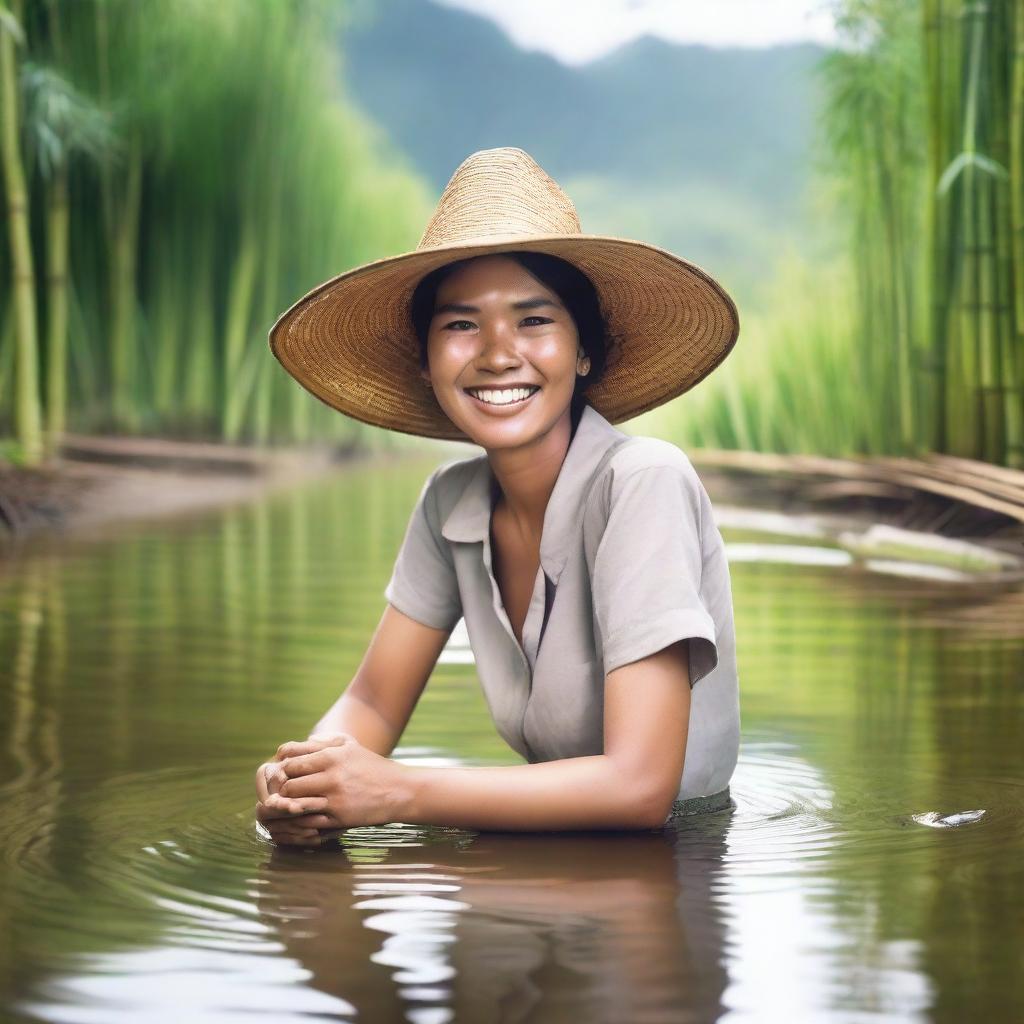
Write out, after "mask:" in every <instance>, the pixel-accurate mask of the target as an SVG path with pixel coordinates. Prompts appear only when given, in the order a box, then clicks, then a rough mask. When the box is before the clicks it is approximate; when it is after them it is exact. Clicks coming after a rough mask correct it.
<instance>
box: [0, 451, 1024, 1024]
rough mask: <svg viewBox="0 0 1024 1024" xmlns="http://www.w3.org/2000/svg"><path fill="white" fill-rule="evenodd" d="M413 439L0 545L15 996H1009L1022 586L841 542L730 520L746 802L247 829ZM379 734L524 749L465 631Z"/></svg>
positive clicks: (932, 1013) (1022, 807) (829, 1014)
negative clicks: (574, 818)
mask: <svg viewBox="0 0 1024 1024" xmlns="http://www.w3.org/2000/svg"><path fill="white" fill-rule="evenodd" d="M430 468H431V466H430V464H427V463H415V464H412V465H406V466H391V467H386V468H379V467H378V468H372V467H367V468H361V469H356V470H354V471H352V473H351V474H350V475H348V476H346V477H345V478H344V479H343V480H337V481H332V482H329V483H326V484H319V485H315V486H313V487H310V488H308V489H306V490H305V491H302V492H296V493H292V494H288V495H277V496H275V497H272V498H270V499H269V500H267V501H266V502H264V503H263V504H261V505H258V506H253V507H249V508H243V509H235V510H231V511H228V512H224V513H222V514H217V515H214V516H207V517H198V518H195V519H193V520H189V521H181V522H176V523H174V524H170V525H168V524H160V525H156V526H155V525H153V524H147V525H145V526H141V525H140V526H138V527H120V528H119V529H118V531H117V533H116V536H112V537H111V538H109V539H108V540H104V541H102V542H99V543H92V544H88V545H85V544H82V545H76V544H74V543H62V544H56V543H53V542H47V541H45V540H42V539H40V540H38V541H36V542H33V544H31V545H30V546H28V547H26V548H23V549H21V550H19V551H17V552H8V553H6V554H5V555H4V558H3V562H2V563H0V671H2V672H3V687H2V691H0V760H2V764H0V767H2V775H0V777H2V778H3V779H4V780H5V781H4V782H3V783H2V784H0V797H2V806H3V809H4V813H3V815H2V816H0V857H2V862H0V867H2V869H3V870H2V873H0V1001H2V1003H0V1004H2V1005H3V1006H5V1007H6V1008H7V1010H8V1012H9V1014H10V1015H12V1016H13V1019H21V1020H38V1021H67V1022H77V1021H83V1022H86V1021H87V1022H108V1021H122V1020H123V1021H127V1020H129V1019H131V1020H136V1019H139V1018H141V1019H145V1020H147V1021H149V1020H154V1021H164V1020H166V1021H180V1020H189V1021H223V1020H231V1019H237V1020H252V1019H254V1018H256V1017H258V1016H265V1017H266V1018H267V1019H273V1020H275V1021H288V1020H309V1019H310V1018H314V1019H351V1020H357V1019H362V1020H368V1021H374V1022H377V1021H411V1022H414V1024H440V1022H445V1021H473V1022H475V1021H509V1022H512V1021H526V1020H529V1021H541V1022H544V1021H552V1022H554V1021H558V1022H561V1021H574V1022H575V1021H582V1020H585V1021H588V1022H590V1021H609V1022H613V1021H614V1022H621V1021H630V1022H641V1021H673V1022H674V1021H690V1020H693V1021H713V1020H719V1019H722V1020H744V1019H747V1020H757V1021H761V1020H775V1019H778V1020H811V1019H814V1020H830V1019H831V1020H836V1021H840V1020H842V1021H847V1020H866V1019H868V1018H872V1019H875V1018H881V1019H885V1018H888V1019H899V1020H918V1019H919V1020H938V1021H950V1022H953V1021H956V1022H960V1021H962V1020H966V1019H991V1020H1009V1019H1013V1017H1014V1016H1015V1015H1016V1013H1017V1011H1018V1010H1019V1007H1020V1006H1021V1005H1024V972H1022V971H1021V969H1020V962H1019V956H1020V954H1019V950H1020V948H1021V942H1022V940H1024V877H1022V870H1024V869H1022V866H1021V865H1022V859H1021V857H1020V853H1021V850H1022V848H1024V783H1022V777H1024V775H1022V768H1024V743H1022V742H1021V739H1022V736H1024V696H1022V687H1021V682H1022V679H1024V616H1022V614H1021V609H1022V607H1024V602H1022V595H1021V591H1020V590H1013V589H1010V588H1003V589H1002V590H996V589H994V588H987V589H985V590H978V589H976V588H975V589H972V588H969V587H966V586H964V585H962V584H953V583H951V582H949V581H931V580H927V579H920V578H917V579H914V578H911V577H902V576H900V575H897V574H883V573H877V572H872V571H870V570H867V571H866V570H865V568H864V566H858V565H856V564H854V565H851V564H847V562H848V559H845V558H839V557H835V558H833V557H831V556H830V555H829V554H828V552H829V551H830V549H828V548H827V547H824V546H823V547H821V548H819V551H820V552H822V553H821V554H819V555H817V556H816V557H813V558H812V557H808V556H807V549H806V548H804V549H802V554H801V556H800V557H799V558H795V559H790V560H786V559H784V558H783V557H782V555H783V553H782V552H774V553H772V552H769V553H768V554H767V555H766V556H765V557H764V558H757V557H756V556H755V555H754V554H753V552H754V550H755V545H754V544H753V543H752V539H753V538H752V537H751V535H750V534H747V533H744V531H743V530H740V529H729V528H723V533H724V534H725V538H726V541H727V544H728V545H729V547H730V549H731V550H733V551H736V552H739V553H740V554H739V555H738V556H737V557H736V559H735V560H734V562H733V565H732V573H733V593H734V599H735V602H736V623H737V640H738V644H739V649H738V655H739V664H740V680H741V687H742V691H743V728H744V743H743V749H742V754H741V760H740V765H739V767H738V769H737V773H736V776H735V779H734V785H733V796H734V801H735V806H734V807H733V808H731V809H729V810H726V811H722V812H719V813H717V814H710V815H705V816H701V817H695V818H690V819H686V820H684V821H683V822H682V823H680V824H679V825H678V826H677V827H676V828H673V829H668V830H665V831H660V832H659V831H652V832H648V833H635V834H630V833H614V832H595V833H590V834H583V833H567V834H562V835H543V834H541V835H525V834H521V833H475V832H472V831H467V830H460V829H447V828H423V827H418V826H407V825H401V824H397V823H396V824H393V825H390V826H387V827H375V828H365V829H350V830H349V831H348V832H347V833H346V834H345V835H344V836H343V837H342V838H341V839H340V840H339V841H338V844H337V845H336V846H335V847H333V848H332V849H330V850H325V851H318V852H307V851H279V850H275V849H273V847H271V846H269V845H268V844H266V843H264V842H263V841H262V840H261V839H260V838H259V836H258V835H257V833H256V830H255V828H254V826H253V822H252V804H253V799H254V798H253V794H252V793H251V792H250V786H251V776H252V771H253V769H254V767H255V765H256V764H257V763H258V761H259V760H261V759H263V758H264V757H265V756H267V754H268V753H269V752H270V751H271V750H272V749H273V748H274V747H275V746H276V745H277V744H278V743H279V742H281V741H282V740H284V739H289V738H298V737H300V736H304V735H305V734H306V732H307V731H308V729H309V726H310V724H311V723H312V722H313V721H315V720H316V718H317V717H318V716H319V715H320V713H321V712H322V711H323V709H324V708H325V707H326V706H327V704H328V703H329V702H330V701H331V700H333V699H334V697H335V696H336V695H337V693H338V691H339V690H340V688H341V687H343V686H344V684H345V682H346V681H347V679H348V678H349V677H350V676H351V673H352V672H353V671H354V669H355V667H356V664H357V663H358V660H359V658H360V656H361V654H362V651H363V649H364V647H365V644H366V642H367V641H368V639H369V636H370V634H371V632H372V630H373V627H374V626H375V624H376V621H377V619H378V617H379V615H380V611H381V606H382V601H383V595H382V591H383V587H384V584H385V582H386V581H387V577H388V574H389V572H390V567H391V559H392V558H393V556H394V554H395V552H396V550H397V547H398V544H399V542H400V540H401V536H402V532H403V530H404V527H405V522H406V517H407V515H408V512H409V509H410V508H411V506H412V503H413V501H414V500H415V496H416V494H417V493H418V491H419V488H420V486H421V485H422V481H423V479H424V477H425V476H426V473H427V472H428V471H429V469H430ZM756 541H757V545H756V546H757V547H760V546H761V545H763V544H764V542H765V538H764V535H763V534H759V535H757V537H756ZM773 555H774V556H775V557H773ZM396 756H398V757H401V758H404V759H407V760H408V761H409V762H412V763H417V764H422V765H431V764H450V763H456V764H458V763H471V764H481V763H508V764H515V763H518V761H519V758H518V757H517V755H515V754H514V753H513V752H511V751H509V750H508V749H507V748H506V747H505V746H504V744H503V743H502V742H501V740H500V739H499V738H498V736H497V734H496V732H495V730H494V728H493V726H492V725H491V723H490V720H489V718H488V714H487V710H486V705H485V703H484V701H483V698H482V695H481V693H480V692H479V687H478V686H477V684H476V682H475V678H474V674H473V663H472V654H471V652H470V651H469V648H468V644H467V641H466V637H465V634H464V632H463V631H462V630H461V628H460V629H457V630H456V632H455V633H454V634H453V636H452V639H451V642H450V643H449V646H448V649H447V650H446V651H445V654H444V656H443V657H442V659H441V662H440V664H439V666H438V669H437V671H436V672H435V675H434V677H433V679H432V680H431V683H430V685H429V687H428V688H427V691H426V693H425V694H424V697H423V699H422V700H421V702H420V706H419V707H418V708H417V711H416V714H415V717H414V719H413V722H412V723H411V725H410V728H409V730H408V732H407V733H406V735H405V737H403V744H402V746H401V747H400V748H399V749H398V751H396ZM0 1015H2V1014H0Z"/></svg>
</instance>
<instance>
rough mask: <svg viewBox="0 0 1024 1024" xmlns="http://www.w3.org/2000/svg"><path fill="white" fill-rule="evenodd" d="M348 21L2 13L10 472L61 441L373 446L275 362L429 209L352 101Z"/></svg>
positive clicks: (116, 6)
mask: <svg viewBox="0 0 1024 1024" xmlns="http://www.w3.org/2000/svg"><path fill="white" fill-rule="evenodd" d="M346 11H347V8H346V5H344V4H337V3H325V2H323V0H301V2H297V0H283V2H278V0H256V2H252V0H224V2H218V3H216V4H204V3H198V2H185V3H182V2H180V0H178V2H172V0H147V2H146V3H145V4H139V3H136V2H133V0H102V2H99V0H80V2H76V3H60V2H58V0H13V3H11V4H10V5H9V6H2V7H0V72H2V76H0V83H2V91H0V102H2V111H3V115H2V123H3V132H2V136H0V138H2V154H3V166H4V172H5V173H4V186H5V190H6V195H5V198H6V202H7V205H8V208H9V209H10V211H11V214H10V217H9V219H8V223H9V224H10V237H9V240H7V239H5V244H4V245H3V246H2V251H0V309H3V310H9V313H8V315H7V317H6V320H5V321H4V322H3V323H2V324H0V433H3V434H13V435H14V437H15V438H16V441H17V444H16V448H15V450H14V451H13V452H12V454H13V456H14V458H15V459H16V460H17V461H22V462H25V463H29V464H32V463H35V462H37V461H38V460H39V459H40V458H41V457H43V455H44V454H45V453H46V452H47V451H48V450H52V446H53V445H54V443H55V441H56V439H57V438H58V437H59V435H60V433H61V431H62V430H63V429H65V426H66V427H67V429H70V430H90V431H106V432H129V433H151V434H174V435H177V436H185V437H205V438H222V439H225V440H235V439H245V440H254V441H258V442H274V441H303V440H308V439H311V438H313V437H320V438H330V439H336V440H351V439H352V437H353V435H358V434H362V433H363V432H364V428H363V426H362V425H361V424H357V423H356V422H355V421H353V420H350V419H347V418H346V417H342V416H339V415H338V414H337V413H336V412H334V410H332V409H329V408H328V407H327V406H325V405H323V404H322V403H320V402H318V401H317V400H316V399H315V398H313V397H312V396H310V395H309V394H307V393H306V392H305V391H303V390H302V388H300V387H299V386H298V385H296V384H295V382H294V380H292V378H291V377H290V376H288V375H287V374H286V373H285V372H284V370H283V369H282V368H281V367H280V366H279V365H278V364H277V363H276V361H275V360H274V359H273V357H272V356H271V355H270V353H269V348H268V345H267V331H268V329H269V327H270V325H271V324H272V323H273V320H274V318H275V316H276V315H277V314H278V313H280V312H281V311H282V310H283V309H284V308H286V307H287V306H288V305H289V304H290V303H291V302H293V301H294V300H295V299H297V298H298V297H299V296H300V295H302V294H304V293H305V292H306V291H308V290H309V289H310V288H312V287H313V286H315V285H316V284H318V283H320V282H321V281H323V280H326V279H327V278H329V277H331V276H332V275H335V274H338V273H341V272H342V271H344V270H345V269H347V268H349V267H351V266H355V265H358V264H360V263H362V262H365V261H367V260H371V259H376V258H379V257H381V256H384V255H388V254H391V253H392V252H395V251H400V250H401V249H403V248H410V247H412V245H414V244H415V241H416V238H417V237H418V235H419V232H420V231H421V230H422V225H423V223H424V221H425V219H426V217H427V216H428V215H429V210H430V207H431V205H432V204H431V202H430V197H429V196H428V195H427V193H426V190H425V189H424V187H423V185H422V184H421V182H420V180H419V179H418V178H417V177H416V176H415V175H414V174H413V173H412V172H411V171H409V170H408V169H406V168H405V166H404V165H403V163H402V161H401V160H400V159H398V158H397V157H396V155H395V154H394V153H392V152H390V151H388V150H387V148H386V146H385V145H384V144H383V143H382V141H381V139H380V135H379V133H378V132H377V131H376V130H375V129H374V127H373V125H372V124H369V123H367V122H366V121H365V120H363V119H362V118H360V116H359V115H358V114H357V113H356V112H355V111H354V110H353V109H352V108H351V107H350V105H349V104H348V102H347V101H346V99H345V98H344V96H343V95H342V94H341V91H340V86H339V84H338V83H339V78H340V76H339V73H338V68H337V36H338V33H339V32H340V31H342V30H343V28H344V21H345V16H346ZM15 382H16V384H15ZM44 382H45V387H44V386H43V385H44ZM15 387H16V390H15ZM365 431H366V432H367V433H369V432H371V431H370V430H369V428H365ZM372 433H374V435H375V436H378V435H379V436H378V437H377V440H378V442H380V441H381V440H385V441H386V438H384V437H383V435H382V432H380V431H373V432H372ZM8 450H10V449H8Z"/></svg>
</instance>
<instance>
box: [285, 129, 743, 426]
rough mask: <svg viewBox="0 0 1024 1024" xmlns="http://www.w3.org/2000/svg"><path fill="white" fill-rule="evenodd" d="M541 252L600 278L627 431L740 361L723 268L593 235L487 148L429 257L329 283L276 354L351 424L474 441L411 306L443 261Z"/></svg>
mask: <svg viewBox="0 0 1024 1024" xmlns="http://www.w3.org/2000/svg"><path fill="white" fill-rule="evenodd" d="M513 249H528V250H532V251H535V252H546V253H551V254H553V255H555V256H560V257H562V258H563V259H565V260H568V261H569V262H571V263H573V264H575V266H577V267H578V268H579V269H580V270H582V271H583V272H584V273H585V274H586V275H587V276H588V277H589V278H590V279H591V281H593V283H594V286H595V288H596V289H597V292H598V296H599V298H600V303H601V308H602V312H603V313H604V316H605V319H606V320H607V322H608V327H609V331H610V333H611V334H612V335H613V336H614V337H615V338H616V339H617V343H616V344H615V345H614V346H613V349H612V351H610V352H609V353H608V358H607V363H606V367H605V372H604V375H603V377H602V378H601V379H600V380H599V381H597V382H596V383H595V384H593V385H592V386H591V387H590V388H589V389H588V390H587V400H588V401H589V403H590V404H591V405H592V406H594V408H595V409H597V411H598V412H599V413H601V415H602V416H604V417H605V418H606V419H607V420H608V421H609V422H611V423H621V422H622V421H623V420H628V419H630V418H631V417H633V416H636V415H638V414H639V413H641V412H645V411H646V410H648V409H653V408H655V407H656V406H659V405H661V404H662V403H664V402H667V401H668V400H669V399H671V398H674V397H675V396H676V395H679V394H682V393H683V392H684V391H687V390H689V389H690V388H692V387H693V386H694V385H695V384H696V383H697V382H698V381H700V380H702V379H703V378H704V377H706V376H707V375H708V374H709V373H711V371H712V370H714V369H715V367H717V366H718V365H719V364H720V363H721V362H722V360H724V359H725V357H726V356H727V355H728V354H729V352H730V351H731V349H732V347H733V345H734V344H735V342H736V338H737V336H738V335H739V314H738V313H737V311H736V305H735V303H734V302H733V300H732V299H731V298H730V297H729V295H728V294H727V293H726V291H725V290H724V289H723V288H722V286H721V285H720V284H718V282H717V281H715V279H714V278H713V277H711V275H710V274H708V273H707V272H706V271H704V270H702V269H701V268H700V267H698V266H696V265H695V264H693V263H690V262H688V261H687V260H684V259H682V258H680V257H679V256H675V255H673V254H672V253H670V252H667V251H666V250H664V249H659V248H657V247H656V246H653V245H648V244H646V243H645V242H637V241H633V240H631V239H627V238H613V237H608V236H604V235H586V234H583V233H582V231H581V228H580V221H579V217H578V216H577V215H576V209H575V207H574V206H573V204H572V202H571V201H570V200H569V198H568V196H566V195H565V193H564V192H563V191H562V190H561V189H560V188H559V187H558V185H557V184H556V182H555V181H554V180H553V179H552V178H550V177H549V176H548V175H547V174H546V173H545V172H544V170H543V169H542V168H541V167H540V166H539V165H538V164H537V163H536V162H535V161H534V160H533V158H532V157H531V156H530V155H529V154H528V153H526V152H524V151H523V150H522V149H517V148H514V147H503V148H500V149H482V150H479V151H478V152H476V153H473V154H472V155H470V156H469V157H467V158H466V159H465V160H464V161H463V162H462V163H461V164H460V165H459V167H458V168H457V170H456V171H455V173H454V174H453V175H452V177H451V180H450V181H449V182H448V184H447V186H446V187H445V190H444V192H443V193H442V195H441V198H440V200H439V201H438V204H437V208H436V209H435V211H434V214H433V216H432V217H431V218H430V221H429V222H428V223H427V227H426V230H425V231H424V232H423V237H422V238H421V239H420V241H419V245H417V246H416V249H415V251H413V252H406V253H402V254H401V255H399V256H390V257H387V258H386V259H380V260H375V261H374V262H372V263H367V264H364V265H363V266H361V267H356V268H355V269H354V270H347V271H345V272H344V273H343V274H339V275H338V276H337V277H332V278H331V279H330V280H329V281H325V282H324V283H323V284H320V285H317V287H316V288H314V289H313V290H312V291H311V292H309V293H308V294H306V295H304V296H303V297H302V298H301V299H299V300H298V301H297V302H296V303H295V304H294V305H292V306H291V307H290V308H289V309H287V310H285V312H284V313H282V314H281V316H280V317H278V319H277V321H276V322H275V324H274V326H273V327H272V328H271V329H270V349H271V351H272V352H273V353H274V355H275V356H276V358H277V359H278V360H279V361H280V363H281V365H282V366H284V368H285V369H286V370H287V371H288V373H290V374H291V375H292V376H293V377H294V378H295V379H296V380H297V381H298V382H299V383H300V384H301V385H302V386H303V387H304V388H305V389H306V390H307V391H309V392H311V393H312V394H314V395H316V397H317V398H319V399H320V400H321V401H323V402H325V403H326V404H327V405H329V406H331V407H332V408H334V409H337V410H338V411H339V412H343V413H344V414H345V415H346V416H351V417H353V418H355V419H357V420H361V421H362V422H364V423H372V424H374V425H375V426H379V427H386V428H387V429H389V430H396V431H399V432H401V433H405V434H419V435H421V436H424V437H438V438H446V439H449V440H460V441H468V440H470V438H468V437H467V436H466V435H465V434H464V433H463V432H462V431H461V430H459V429H458V428H457V427H456V426H455V425H454V424H453V423H452V421H451V420H450V419H449V418H448V416H447V415H446V414H445V413H444V411H443V410H442V409H441V407H440V405H439V404H438V402H437V399H436V398H435V397H434V392H433V390H432V389H431V388H429V387H425V386H424V382H423V378H422V377H421V376H420V361H419V340H418V338H417V336H416V332H415V330H414V328H413V322H412V317H411V311H410V301H411V299H412V294H413V292H414V290H415V288H416V285H417V284H418V283H419V281H420V279H421V278H422V277H423V276H424V275H425V274H427V273H429V272H430V271H431V270H433V269H434V268H435V267H439V266H441V265H442V264H445V263H450V262H452V261H453V260H457V259H467V258H469V257H472V256H482V255H484V254H485V253H493V252H502V251H508V250H513Z"/></svg>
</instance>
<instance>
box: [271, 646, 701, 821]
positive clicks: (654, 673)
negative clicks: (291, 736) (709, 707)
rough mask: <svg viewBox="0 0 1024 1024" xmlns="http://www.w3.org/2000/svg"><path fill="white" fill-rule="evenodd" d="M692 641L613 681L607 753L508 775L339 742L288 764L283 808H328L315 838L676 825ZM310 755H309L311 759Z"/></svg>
mask: <svg viewBox="0 0 1024 1024" xmlns="http://www.w3.org/2000/svg"><path fill="white" fill-rule="evenodd" d="M687 646H688V641H686V640H682V641H678V642H676V643H674V644H672V645H670V646H669V647H666V648H664V649H662V650H661V651H658V652H657V653H655V654H652V655H650V656H649V657H646V658H643V659H641V660H639V661H636V662H631V663H629V664H627V665H623V666H621V667H620V668H617V669H616V670H615V671H613V672H611V673H609V674H608V677H607V679H606V682H605V737H604V739H605V744H604V746H605V750H604V753H602V754H598V755H593V756H589V757H574V758H565V759H562V760H558V761H547V762H542V763H539V764H526V765H512V766H509V767H501V768H491V767H465V768H448V767H445V768H422V767H418V766H413V765H401V764H397V763H395V762H390V761H381V760H380V759H378V758H376V757H375V756H374V755H373V754H371V753H369V752H368V751H365V750H362V749H360V744H358V743H356V744H351V743H345V742H342V743H340V744H338V745H329V746H324V747H323V748H322V749H319V750H315V751H314V750H308V752H299V749H300V748H303V747H304V745H302V744H295V745H293V746H292V748H291V749H292V751H293V752H295V754H296V756H293V757H287V758H285V759H284V760H283V761H282V762H281V767H282V771H283V773H284V774H285V775H286V776H287V777H288V781H287V782H285V783H284V784H283V785H282V787H281V790H280V795H281V797H283V798H286V799H293V800H295V799H303V798H309V797H323V798H324V799H325V800H326V804H327V806H326V808H325V810H324V811H323V812H321V813H319V814H316V815H313V816H310V823H311V824H313V825H315V826H316V827H318V828H329V827H341V828H348V827H351V826H354V825H364V824H379V823H382V822H387V821H403V822H409V823H413V824H417V823H418V824H433V825H451V826H456V827H463V828H477V829H493V830H499V831H511V830H526V831H548V830H569V829H601V828H614V829H633V828H638V829H639V828H654V827H657V826H659V825H661V824H662V823H663V822H664V820H665V818H666V817H667V816H668V813H669V811H670V810H671V807H672V801H673V799H674V798H675V796H676V793H677V792H678V787H679V781H680V778H681V777H682V770H683V761H684V759H685V755H686V734H687V729H688V727H689V713H690V683H689V655H688V651H687ZM307 749H308V748H307Z"/></svg>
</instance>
